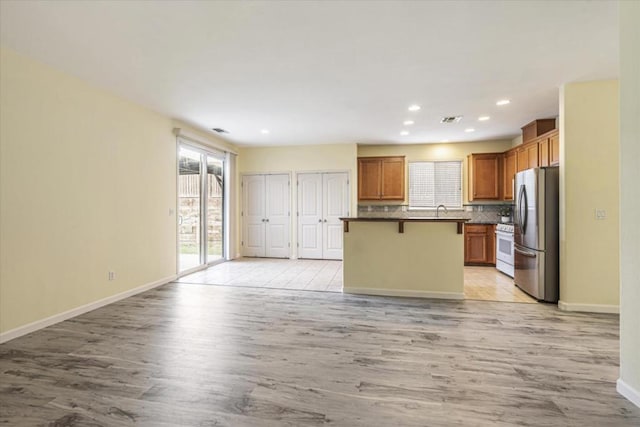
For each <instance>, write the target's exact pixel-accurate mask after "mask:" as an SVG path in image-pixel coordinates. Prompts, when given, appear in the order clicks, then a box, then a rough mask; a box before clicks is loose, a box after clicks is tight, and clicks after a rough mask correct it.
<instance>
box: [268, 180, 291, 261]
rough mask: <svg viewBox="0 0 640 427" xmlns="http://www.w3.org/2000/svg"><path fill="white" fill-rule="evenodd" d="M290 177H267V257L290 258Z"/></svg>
mask: <svg viewBox="0 0 640 427" xmlns="http://www.w3.org/2000/svg"><path fill="white" fill-rule="evenodd" d="M289 185H290V183H289V175H285V174H282V175H266V176H265V189H266V191H265V197H266V212H265V218H266V222H265V223H266V233H265V234H266V236H265V255H264V256H267V257H270V258H289V249H290V241H289V228H290V218H291V216H290V215H291V211H290V193H289Z"/></svg>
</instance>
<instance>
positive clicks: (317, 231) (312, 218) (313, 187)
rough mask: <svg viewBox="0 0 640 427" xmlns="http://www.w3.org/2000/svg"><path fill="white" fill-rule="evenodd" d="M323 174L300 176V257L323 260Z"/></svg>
mask: <svg viewBox="0 0 640 427" xmlns="http://www.w3.org/2000/svg"><path fill="white" fill-rule="evenodd" d="M322 177H323V175H322V174H321V173H303V174H299V175H298V257H299V258H316V259H320V258H322V230H323V228H324V227H323V222H322V220H323V216H322V215H323V208H322V187H323V184H322V181H323V179H322Z"/></svg>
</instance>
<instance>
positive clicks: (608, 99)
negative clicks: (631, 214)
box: [559, 80, 620, 311]
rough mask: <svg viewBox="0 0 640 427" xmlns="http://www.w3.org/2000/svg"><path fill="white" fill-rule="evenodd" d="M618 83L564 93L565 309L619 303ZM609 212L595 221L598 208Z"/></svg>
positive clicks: (571, 87) (567, 88)
mask: <svg viewBox="0 0 640 427" xmlns="http://www.w3.org/2000/svg"><path fill="white" fill-rule="evenodd" d="M618 118H619V97H618V82H617V80H607V81H593V82H583V83H570V84H566V85H564V86H563V87H562V89H561V91H560V141H561V145H560V165H561V166H560V303H559V305H560V307H561V308H564V309H568V310H584V311H600V310H603V311H615V310H617V307H618V303H619V286H620V285H619V283H620V282H619V256H618V251H619V215H620V210H619V194H618V193H619V182H620V181H619V176H618V175H619V129H618ZM596 209H604V210H606V216H607V217H606V219H605V220H596V218H595V210H596Z"/></svg>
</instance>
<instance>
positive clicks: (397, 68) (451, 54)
mask: <svg viewBox="0 0 640 427" xmlns="http://www.w3.org/2000/svg"><path fill="white" fill-rule="evenodd" d="M617 9H618V6H617V2H614V1H554V2H551V1H442V2H439V1H423V2H417V1H407V2H404V1H389V2H386V1H370V2H369V1H349V2H347V1H343V2H340V1H332V2H314V1H305V2H222V1H216V2H213V1H193V2H192V1H155V2H151V1H141V2H138V1H126V2H124V1H123V2H118V1H85V2H80V1H42V2H34V1H5V0H3V1H1V2H0V37H1V38H0V41H1V43H2V45H4V46H7V47H9V48H11V49H13V50H15V51H17V52H20V53H22V54H24V55H26V56H29V57H33V58H35V59H37V60H40V61H43V62H45V63H48V64H50V65H52V66H54V67H56V68H58V69H61V70H64V71H66V72H68V73H71V74H73V75H76V76H78V77H80V78H82V79H84V80H87V81H89V82H91V83H93V84H96V85H98V86H101V87H104V88H107V89H108V90H110V91H112V92H115V93H117V94H120V95H122V96H124V97H126V98H129V99H131V100H133V101H135V102H138V103H140V104H143V105H146V106H148V107H150V108H152V109H154V110H156V111H159V112H161V113H164V114H167V115H169V116H171V117H174V118H178V119H182V120H184V121H186V122H189V123H192V124H195V125H197V126H199V127H202V128H206V129H210V128H213V127H221V128H224V129H227V130H228V131H229V132H230V134H229V135H227V136H226V139H228V140H230V141H232V142H235V143H238V144H245V145H284V144H316V143H348V142H351V143H353V142H357V143H417V142H439V141H440V140H443V139H448V140H451V141H474V140H484V139H495V138H504V137H513V136H515V135H517V134H518V133H519V132H520V130H519V129H520V127H521V126H522V125H524V124H526V123H527V122H529V121H531V120H533V119H535V118H544V117H553V116H555V115H557V114H558V88H559V87H560V85H562V84H563V83H565V82H572V81H581V80H592V79H602V78H615V77H617V76H618V22H617ZM501 98H508V99H510V100H511V104H510V105H508V106H505V107H497V106H496V105H495V103H496V101H497V100H499V99H501ZM414 103H417V104H420V105H421V106H422V110H420V111H419V112H416V113H410V112H408V111H407V107H408V106H409V105H411V104H414ZM444 115H463V116H464V118H463V120H462V121H461V122H460V123H458V124H451V125H444V124H440V123H439V120H440V118H441V117H442V116H444ZM480 115H489V116H491V120H489V121H486V122H478V121H477V118H478V116H480ZM405 119H412V120H414V121H415V124H414V125H413V126H410V127H406V129H407V130H409V131H410V132H411V133H410V135H408V136H400V131H401V130H403V129H404V128H405V127H404V126H403V125H402V122H403V120H405ZM468 127H473V128H475V129H476V131H475V132H473V133H465V132H464V129H465V128H468ZM263 128H266V129H269V130H270V133H269V134H268V135H263V134H262V133H261V132H260V130H261V129H263Z"/></svg>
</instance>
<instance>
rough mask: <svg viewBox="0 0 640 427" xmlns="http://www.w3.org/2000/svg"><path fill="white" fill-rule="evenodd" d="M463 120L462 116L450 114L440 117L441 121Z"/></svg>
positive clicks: (454, 121)
mask: <svg viewBox="0 0 640 427" xmlns="http://www.w3.org/2000/svg"><path fill="white" fill-rule="evenodd" d="M460 120H462V116H449V117H443V118H441V119H440V123H458V122H459V121H460Z"/></svg>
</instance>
